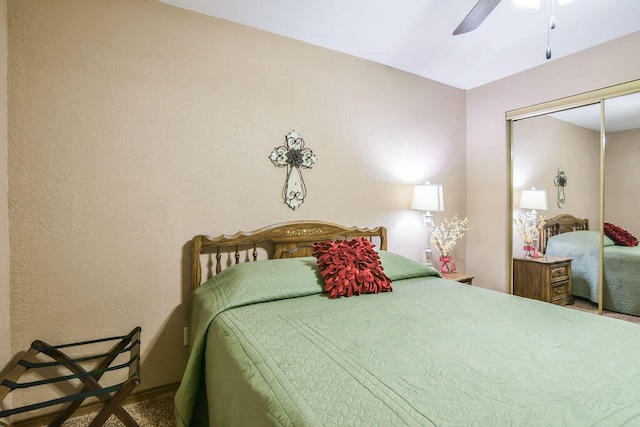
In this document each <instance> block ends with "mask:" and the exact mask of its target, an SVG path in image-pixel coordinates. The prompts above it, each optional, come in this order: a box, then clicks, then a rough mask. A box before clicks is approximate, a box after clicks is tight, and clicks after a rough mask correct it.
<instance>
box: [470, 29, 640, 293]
mask: <svg viewBox="0 0 640 427" xmlns="http://www.w3.org/2000/svg"><path fill="white" fill-rule="evenodd" d="M639 46H640V32H636V33H633V34H631V35H628V36H626V37H622V38H620V39H617V40H614V41H612V42H609V43H605V44H602V45H599V46H596V47H594V48H591V49H588V50H585V51H582V52H578V53H576V54H574V55H570V56H567V57H564V58H558V59H554V60H551V61H549V62H548V63H546V64H544V65H542V66H539V67H536V68H534V69H532V70H529V71H525V72H523V73H520V74H516V75H514V76H511V77H508V78H505V79H502V80H499V81H497V82H494V83H490V84H487V85H485V86H481V87H479V88H475V89H471V90H469V91H467V120H466V122H467V214H468V216H469V220H470V221H471V222H472V223H474V224H482V226H478V227H476V228H475V229H474V233H473V234H470V235H469V236H468V237H467V270H468V271H470V272H473V273H474V274H475V275H476V277H477V282H478V284H480V285H482V286H486V287H489V288H492V289H496V290H500V291H506V290H507V289H508V284H509V278H508V261H509V260H508V259H507V256H508V252H507V249H508V247H509V246H508V245H509V244H510V243H509V242H508V228H507V227H509V226H510V224H507V222H508V221H507V213H508V210H507V200H508V199H507V194H508V193H507V191H508V189H507V172H506V171H507V150H506V126H505V112H506V111H510V110H514V109H517V108H521V107H526V106H529V105H534V104H538V103H541V102H545V101H550V100H553V99H558V98H562V97H565V96H570V95H575V94H579V93H583V92H587V91H590V90H594V89H599V88H602V87H607V86H612V85H615V84H618V83H624V82H628V81H631V80H636V79H638V78H640V55H639V54H638V47H639ZM541 54H543V50H541ZM475 283H476V281H474V284H475Z"/></svg>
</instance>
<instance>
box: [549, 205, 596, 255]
mask: <svg viewBox="0 0 640 427" xmlns="http://www.w3.org/2000/svg"><path fill="white" fill-rule="evenodd" d="M588 229H589V220H588V219H586V218H576V217H575V216H573V215H569V214H561V215H558V216H554V217H553V218H551V219H549V220H547V221H545V223H544V224H543V225H542V227H541V233H542V239H541V241H540V252H542V253H545V252H546V250H547V242H548V241H549V237H552V236H555V235H557V234H562V233H568V232H570V231H580V230H588Z"/></svg>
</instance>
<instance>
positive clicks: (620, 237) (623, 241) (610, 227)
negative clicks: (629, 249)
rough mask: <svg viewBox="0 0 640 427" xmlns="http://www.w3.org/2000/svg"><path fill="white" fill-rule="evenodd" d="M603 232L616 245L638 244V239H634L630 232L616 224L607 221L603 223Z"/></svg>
mask: <svg viewBox="0 0 640 427" xmlns="http://www.w3.org/2000/svg"><path fill="white" fill-rule="evenodd" d="M604 234H606V235H607V237H608V238H610V239H611V240H613V241H614V242H615V243H616V245H623V246H638V239H636V238H635V237H634V236H633V235H632V234H631V233H629V232H628V231H627V230H625V229H624V228H622V227H618V226H617V225H614V224H611V223H609V222H605V223H604Z"/></svg>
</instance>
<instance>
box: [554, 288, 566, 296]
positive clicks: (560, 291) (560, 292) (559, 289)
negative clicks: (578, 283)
mask: <svg viewBox="0 0 640 427" xmlns="http://www.w3.org/2000/svg"><path fill="white" fill-rule="evenodd" d="M553 292H555V293H556V295H560V294H563V293H564V286H558V287H555V288H553Z"/></svg>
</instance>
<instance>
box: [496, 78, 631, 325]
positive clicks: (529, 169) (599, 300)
mask: <svg viewBox="0 0 640 427" xmlns="http://www.w3.org/2000/svg"><path fill="white" fill-rule="evenodd" d="M638 98H640V81H634V82H630V83H626V84H622V85H619V86H615V87H611V88H605V89H601V90H597V91H593V92H589V93H585V94H581V95H577V96H573V97H569V98H564V99H560V100H555V101H550V102H548V103H544V104H540V105H536V106H532V107H527V108H523V109H520V110H514V111H510V112H507V134H508V147H509V152H510V157H509V159H508V160H509V162H508V163H509V188H510V190H509V191H510V192H509V201H510V203H509V218H510V224H509V226H508V228H509V234H510V237H511V238H510V240H509V241H510V242H511V244H510V246H511V247H510V251H509V252H510V255H509V256H510V262H509V265H511V266H512V269H513V270H512V272H511V273H512V274H511V277H512V278H514V281H513V282H515V283H513V282H512V288H511V289H512V292H513V293H515V294H518V295H523V296H528V297H532V298H537V299H543V300H546V301H548V302H554V303H561V304H566V303H570V302H571V301H572V299H573V297H574V296H575V297H576V298H581V299H583V300H585V301H591V302H592V303H593V304H597V306H598V311H599V312H600V313H602V309H603V299H604V300H606V303H605V304H604V305H605V307H604V308H605V309H607V310H609V309H613V311H621V312H629V311H630V309H629V308H628V307H627V306H629V305H633V306H634V307H637V311H638V312H637V315H640V286H636V287H637V288H638V292H637V294H638V301H637V302H635V301H634V302H629V301H625V302H624V303H622V305H620V304H618V305H616V304H612V302H613V301H612V300H611V295H610V289H609V288H608V287H607V286H604V287H603V281H605V279H606V278H605V273H607V275H608V274H609V267H614V266H615V267H616V268H618V267H619V266H618V265H617V264H616V263H618V262H619V261H618V260H613V261H609V262H608V263H607V268H606V269H605V268H604V264H605V257H606V258H607V259H608V257H609V255H608V253H609V252H615V251H619V250H620V249H621V248H619V246H620V245H619V244H617V245H611V244H610V241H609V240H608V239H607V238H606V237H605V235H604V224H605V223H607V224H609V223H611V224H615V221H618V222H621V223H625V224H627V223H629V222H631V218H629V216H633V213H634V212H635V211H636V210H635V209H634V208H631V207H630V206H629V207H627V206H628V205H631V206H633V207H638V205H639V203H638V200H639V199H638V198H637V197H636V196H635V192H634V191H633V190H632V188H637V186H636V183H637V182H640V173H639V174H638V176H637V178H636V177H635V176H634V174H630V173H625V172H624V171H623V169H625V168H629V167H631V166H632V165H631V164H630V162H634V160H632V157H633V158H635V164H636V165H637V164H640V158H639V157H640V138H639V137H640V130H638V129H640V126H639V125H638V123H635V125H630V122H633V119H635V120H640V108H639V107H638V104H635V103H634V102H635V100H637V99H638ZM605 119H606V120H605ZM607 120H609V121H610V124H609V125H607V124H606V123H607ZM620 122H624V123H625V124H624V129H622V128H621V126H623V125H621V124H620ZM607 126H608V127H607ZM631 126H633V128H631ZM616 141H621V142H618V143H617V144H616V145H615V147H613V144H614V142H616ZM631 141H635V143H633V142H631ZM633 145H635V148H632V146H633ZM634 150H635V152H633V151H634ZM606 153H609V154H608V155H607V154H606ZM609 157H611V158H609ZM622 162H627V163H626V165H625V163H622ZM632 169H633V170H634V171H635V169H638V168H637V167H633V168H632ZM605 173H606V176H605ZM610 174H611V175H610ZM609 175H610V176H609ZM634 178H635V179H634ZM612 186H615V188H611V187H612ZM609 193H611V194H610V195H608V196H606V197H607V198H605V194H609ZM631 194H633V195H631ZM532 197H533V198H532ZM605 206H609V209H608V210H607V211H606V215H605ZM612 206H619V208H618V207H616V208H613V207H612ZM630 211H632V212H630ZM514 220H515V221H514ZM545 222H546V223H545ZM540 224H543V225H542V227H541V228H538V227H537V225H540ZM608 227H610V226H608ZM627 227H628V229H626V231H628V232H629V233H630V234H632V235H633V233H634V232H635V233H637V235H640V221H637V222H636V223H633V226H632V225H628V226H627ZM620 228H621V229H622V228H623V227H622V226H621V227H620ZM538 230H540V232H539V231H538ZM634 230H638V231H634ZM569 232H571V233H569ZM532 236H535V240H534V241H533V242H532V241H531V239H532ZM609 246H614V248H613V250H611V249H609ZM638 251H640V250H638ZM534 264H535V267H536V268H535V269H532V268H529V267H528V266H533V265H534ZM634 265H638V266H639V267H638V270H636V271H635V272H634V273H633V274H634V275H635V276H634V277H640V252H638V259H637V262H635V264H634ZM523 266H527V270H526V275H527V276H526V277H524V279H523V273H522V271H523ZM546 269H548V270H549V271H550V272H562V271H565V273H566V274H567V275H570V277H571V280H570V281H569V280H568V279H569V277H567V278H566V279H567V280H564V277H562V276H561V275H560V273H557V274H558V277H556V278H553V279H551V281H549V280H546V282H547V283H545V281H544V280H536V278H532V277H531V274H532V273H531V272H532V271H542V272H544V271H546ZM623 270H624V271H625V272H628V271H630V270H629V269H627V268H626V267H625V268H624V269H623ZM623 274H626V273H623ZM636 281H637V279H636ZM550 282H553V283H550ZM639 285H640V283H639ZM536 288H540V289H536ZM545 288H548V289H545ZM563 292H565V293H569V295H563ZM603 294H604V295H603ZM620 300H622V298H618V299H617V301H618V302H619V301H620ZM607 307H611V308H607ZM630 314H634V313H630Z"/></svg>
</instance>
